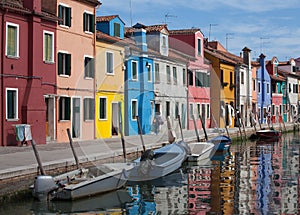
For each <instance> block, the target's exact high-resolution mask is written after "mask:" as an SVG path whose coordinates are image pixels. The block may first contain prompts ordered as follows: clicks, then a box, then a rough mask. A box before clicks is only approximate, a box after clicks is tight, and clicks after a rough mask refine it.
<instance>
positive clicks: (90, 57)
mask: <svg viewBox="0 0 300 215" xmlns="http://www.w3.org/2000/svg"><path fill="white" fill-rule="evenodd" d="M85 58H89V59H91V60H94V77H88V76H85ZM83 66H84V74H83V75H84V79H89V80H92V79H94V78H95V70H96V68H95V67H96V65H95V59H94V57H93V56H91V55H84V56H83Z"/></svg>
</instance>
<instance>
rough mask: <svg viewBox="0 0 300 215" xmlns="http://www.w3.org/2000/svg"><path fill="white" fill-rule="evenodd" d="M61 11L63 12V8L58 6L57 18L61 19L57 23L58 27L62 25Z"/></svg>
mask: <svg viewBox="0 0 300 215" xmlns="http://www.w3.org/2000/svg"><path fill="white" fill-rule="evenodd" d="M62 10H63V7H62V6H61V5H59V6H58V17H59V18H60V19H61V20H59V21H58V24H59V25H62V24H63V17H62Z"/></svg>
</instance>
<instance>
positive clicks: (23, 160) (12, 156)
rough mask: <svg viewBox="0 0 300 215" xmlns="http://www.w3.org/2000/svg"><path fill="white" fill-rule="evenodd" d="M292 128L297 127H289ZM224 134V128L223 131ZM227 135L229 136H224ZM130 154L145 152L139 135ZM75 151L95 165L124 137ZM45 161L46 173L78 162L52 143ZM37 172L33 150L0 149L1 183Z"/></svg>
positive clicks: (44, 151) (149, 144)
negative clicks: (3, 180) (48, 170)
mask: <svg viewBox="0 0 300 215" xmlns="http://www.w3.org/2000/svg"><path fill="white" fill-rule="evenodd" d="M287 127H288V128H289V129H292V128H293V125H292V124H290V125H287ZM175 132H176V136H177V137H178V138H180V137H181V135H180V132H179V131H178V129H177V130H175ZM223 132H225V131H224V129H223ZM246 132H247V133H248V135H250V134H251V133H254V129H253V128H246ZM229 133H230V136H231V137H236V136H237V135H239V129H238V128H231V129H229ZM207 134H208V136H209V138H211V137H213V136H217V135H218V134H219V133H218V130H217V129H208V130H207ZM223 134H225V133H223ZM183 136H184V140H185V141H187V142H189V141H193V140H195V139H196V134H195V131H194V130H185V131H183ZM199 136H200V137H201V138H204V132H203V130H199ZM143 140H144V143H145V146H146V149H149V148H155V147H159V146H161V145H162V144H163V143H167V142H168V138H167V135H166V132H161V133H159V134H158V135H154V134H151V135H144V136H143ZM125 142H126V151H127V153H133V152H136V151H142V144H141V138H140V136H139V135H137V136H126V137H125ZM74 146H75V151H76V152H77V155H78V158H79V162H80V163H84V162H88V161H90V162H93V161H98V160H101V159H108V158H113V157H116V156H120V155H122V154H123V151H122V144H121V140H120V138H116V137H114V138H109V139H98V140H91V141H74ZM37 149H38V151H39V155H40V158H41V161H42V163H43V166H44V169H45V171H47V169H52V168H55V167H64V166H68V165H74V164H75V159H74V157H73V154H72V151H71V148H70V145H69V143H55V142H53V143H48V144H45V145H37ZM36 171H37V161H36V159H35V156H34V153H33V150H32V147H31V146H30V145H29V146H22V147H12V146H9V147H0V180H1V179H8V178H11V177H17V176H21V175H26V174H31V173H34V172H36Z"/></svg>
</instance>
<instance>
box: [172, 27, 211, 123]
mask: <svg viewBox="0 0 300 215" xmlns="http://www.w3.org/2000/svg"><path fill="white" fill-rule="evenodd" d="M170 47H172V48H173V49H175V50H178V51H180V52H182V53H184V54H185V55H186V58H187V59H189V61H188V65H187V66H188V71H187V73H186V74H185V72H184V73H183V75H184V79H185V78H186V85H187V89H188V92H187V98H188V99H187V126H188V129H194V127H195V126H194V122H193V116H194V117H195V122H196V123H195V124H196V127H197V128H202V122H201V119H202V120H203V124H204V126H205V127H206V128H208V127H210V126H211V119H212V118H211V117H212V116H211V94H210V93H211V92H210V86H211V85H210V76H211V67H210V64H209V62H207V61H206V60H205V57H204V36H203V33H202V32H201V31H200V29H197V28H195V29H180V30H172V31H170Z"/></svg>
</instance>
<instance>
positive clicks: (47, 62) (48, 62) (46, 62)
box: [44, 60, 55, 64]
mask: <svg viewBox="0 0 300 215" xmlns="http://www.w3.org/2000/svg"><path fill="white" fill-rule="evenodd" d="M44 63H45V64H55V62H54V61H45V60H44Z"/></svg>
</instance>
